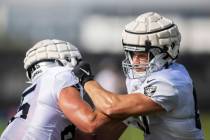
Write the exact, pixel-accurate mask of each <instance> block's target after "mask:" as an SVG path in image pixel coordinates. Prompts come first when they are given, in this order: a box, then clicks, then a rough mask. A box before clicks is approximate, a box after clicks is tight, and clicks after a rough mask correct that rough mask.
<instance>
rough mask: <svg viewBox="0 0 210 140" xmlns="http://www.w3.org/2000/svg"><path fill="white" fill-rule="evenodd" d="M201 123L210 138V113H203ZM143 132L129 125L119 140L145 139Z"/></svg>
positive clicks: (206, 138) (208, 139) (205, 135)
mask: <svg viewBox="0 0 210 140" xmlns="http://www.w3.org/2000/svg"><path fill="white" fill-rule="evenodd" d="M201 124H202V128H203V132H204V137H205V140H210V113H203V114H202V115H201ZM143 139H144V138H143V132H142V131H141V130H139V129H137V128H134V127H129V128H127V129H126V131H125V132H124V133H123V135H122V136H121V137H120V139H119V140H143Z"/></svg>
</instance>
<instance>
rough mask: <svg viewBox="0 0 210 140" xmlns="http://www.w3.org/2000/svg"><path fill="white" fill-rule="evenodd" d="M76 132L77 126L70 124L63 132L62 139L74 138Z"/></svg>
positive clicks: (71, 139)
mask: <svg viewBox="0 0 210 140" xmlns="http://www.w3.org/2000/svg"><path fill="white" fill-rule="evenodd" d="M74 134H75V126H74V125H69V126H67V127H66V128H65V129H64V130H63V131H62V132H61V140H73V138H74Z"/></svg>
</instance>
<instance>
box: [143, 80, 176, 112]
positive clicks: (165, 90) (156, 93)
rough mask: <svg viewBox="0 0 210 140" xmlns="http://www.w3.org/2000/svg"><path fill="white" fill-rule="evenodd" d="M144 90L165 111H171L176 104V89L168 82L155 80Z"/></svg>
mask: <svg viewBox="0 0 210 140" xmlns="http://www.w3.org/2000/svg"><path fill="white" fill-rule="evenodd" d="M144 92H145V94H150V97H151V99H152V100H153V101H154V102H156V103H157V104H159V105H160V106H162V107H163V108H164V109H165V110H166V111H167V112H169V111H171V110H172V109H173V108H175V107H176V106H177V104H178V90H177V88H176V87H175V86H173V85H172V84H171V83H169V82H166V81H156V82H154V83H153V84H151V85H149V86H148V87H145V89H144ZM151 93H152V94H151Z"/></svg>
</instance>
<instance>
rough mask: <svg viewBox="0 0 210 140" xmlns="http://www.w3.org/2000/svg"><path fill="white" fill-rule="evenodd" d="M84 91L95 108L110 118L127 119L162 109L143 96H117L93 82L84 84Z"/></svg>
mask: <svg viewBox="0 0 210 140" xmlns="http://www.w3.org/2000/svg"><path fill="white" fill-rule="evenodd" d="M84 88H85V90H86V91H87V93H88V95H89V96H90V97H91V99H92V100H93V102H94V104H95V106H96V107H97V108H98V109H99V110H101V111H103V112H104V113H105V114H108V115H109V116H110V117H116V118H121V117H128V116H131V115H142V114H147V113H151V112H157V111H162V110H163V108H162V107H161V106H160V105H158V104H157V103H155V102H154V101H153V100H151V99H150V98H149V97H147V96H145V95H143V94H129V95H128V94H127V95H119V94H117V93H112V92H109V91H107V90H105V89H104V88H103V87H101V86H100V85H99V84H98V83H97V82H96V81H95V80H91V81H88V82H86V83H85V85H84Z"/></svg>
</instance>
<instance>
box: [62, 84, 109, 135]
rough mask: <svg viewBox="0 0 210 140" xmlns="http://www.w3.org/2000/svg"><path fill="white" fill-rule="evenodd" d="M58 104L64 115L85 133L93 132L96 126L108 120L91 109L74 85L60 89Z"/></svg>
mask: <svg viewBox="0 0 210 140" xmlns="http://www.w3.org/2000/svg"><path fill="white" fill-rule="evenodd" d="M58 104H59V106H60V108H61V110H62V111H63V112H64V114H65V116H66V117H67V118H68V119H69V120H70V121H71V122H72V123H73V124H74V125H76V126H77V127H78V128H79V129H80V130H82V131H84V132H86V133H93V132H94V131H96V129H97V128H99V127H101V126H102V125H103V124H105V123H107V122H109V121H110V118H109V117H108V116H107V115H105V114H103V113H101V112H99V111H98V110H95V111H94V110H93V109H92V108H91V107H90V106H89V105H88V104H87V103H86V102H84V101H83V100H82V99H81V97H80V93H79V91H78V90H77V89H76V88H74V87H67V88H64V89H62V91H61V93H60V96H59V101H58Z"/></svg>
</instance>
